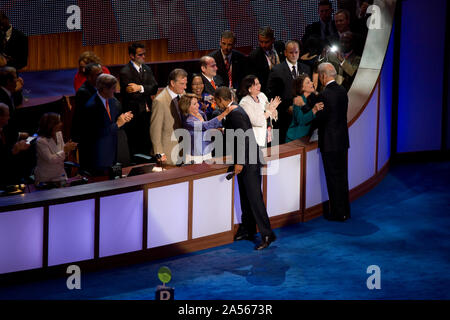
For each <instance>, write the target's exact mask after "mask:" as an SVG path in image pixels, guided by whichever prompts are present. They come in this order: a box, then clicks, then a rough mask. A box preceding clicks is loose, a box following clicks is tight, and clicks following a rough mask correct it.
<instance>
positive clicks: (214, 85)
mask: <svg viewBox="0 0 450 320" xmlns="http://www.w3.org/2000/svg"><path fill="white" fill-rule="evenodd" d="M211 85H212V86H213V88H214V90H216V83H215V82H214V79H211Z"/></svg>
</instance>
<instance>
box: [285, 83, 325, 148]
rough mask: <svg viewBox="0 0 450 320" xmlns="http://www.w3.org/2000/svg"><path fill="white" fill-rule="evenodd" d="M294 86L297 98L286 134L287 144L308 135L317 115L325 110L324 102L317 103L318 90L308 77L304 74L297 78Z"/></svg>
mask: <svg viewBox="0 0 450 320" xmlns="http://www.w3.org/2000/svg"><path fill="white" fill-rule="evenodd" d="M292 86H293V94H294V97H295V98H294V105H293V117H292V122H291V124H290V126H289V129H288V131H287V134H286V142H289V141H293V140H296V139H300V138H302V137H304V136H306V135H308V133H309V131H310V129H311V122H312V121H313V120H314V118H315V117H316V113H317V112H318V111H320V110H322V109H323V103H322V102H319V103H315V101H316V100H317V98H316V90H315V89H314V84H313V82H312V81H311V79H310V78H309V76H308V75H306V74H302V75H300V76H298V77H297V78H295V79H294V81H293V83H292Z"/></svg>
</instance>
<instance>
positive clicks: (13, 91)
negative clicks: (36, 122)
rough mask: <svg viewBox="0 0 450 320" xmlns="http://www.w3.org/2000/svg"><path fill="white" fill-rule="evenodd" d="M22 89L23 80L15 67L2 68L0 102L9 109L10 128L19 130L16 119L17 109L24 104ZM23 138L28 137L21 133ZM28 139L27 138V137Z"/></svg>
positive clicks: (0, 73)
mask: <svg viewBox="0 0 450 320" xmlns="http://www.w3.org/2000/svg"><path fill="white" fill-rule="evenodd" d="M22 87H23V80H22V79H21V78H18V77H17V72H16V69H15V68H14V67H3V68H0V102H2V103H4V104H6V105H7V106H8V107H9V115H10V120H9V127H10V128H12V127H14V128H15V129H18V126H19V123H18V122H17V119H16V115H15V114H16V112H15V111H16V107H17V106H19V105H20V104H22V101H23V96H22ZM21 134H22V137H24V135H27V134H25V133H21ZM25 138H26V137H25Z"/></svg>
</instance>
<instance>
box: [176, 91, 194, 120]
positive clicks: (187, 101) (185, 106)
mask: <svg viewBox="0 0 450 320" xmlns="http://www.w3.org/2000/svg"><path fill="white" fill-rule="evenodd" d="M194 98H195V99H197V96H196V95H195V94H193V93H185V94H184V95H182V96H181V98H180V101H178V107H179V108H180V111H181V113H182V114H183V115H184V116H187V115H188V114H189V108H190V106H191V102H192V99H194Z"/></svg>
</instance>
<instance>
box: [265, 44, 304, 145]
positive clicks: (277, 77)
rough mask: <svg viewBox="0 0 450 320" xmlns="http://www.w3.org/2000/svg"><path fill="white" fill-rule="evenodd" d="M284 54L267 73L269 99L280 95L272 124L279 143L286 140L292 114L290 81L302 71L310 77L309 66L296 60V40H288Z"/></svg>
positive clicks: (298, 53)
mask: <svg viewBox="0 0 450 320" xmlns="http://www.w3.org/2000/svg"><path fill="white" fill-rule="evenodd" d="M284 54H285V56H286V60H285V61H284V62H282V63H280V64H278V65H276V66H275V67H273V68H272V71H271V72H270V74H269V80H268V81H267V94H268V96H269V99H271V98H275V97H276V96H279V97H281V104H280V105H279V106H278V109H277V111H278V122H277V123H276V124H275V126H274V128H275V129H279V130H280V132H279V137H280V140H279V142H280V143H284V142H285V141H286V133H287V130H288V128H289V125H290V124H291V121H292V115H291V114H290V113H289V112H288V109H289V107H290V106H292V100H293V94H292V92H293V91H292V82H293V80H294V79H295V78H296V77H297V76H299V75H301V74H303V73H306V74H307V75H308V76H309V77H310V78H311V79H312V77H311V68H310V67H309V66H308V65H306V64H303V63H301V62H298V58H299V56H300V46H299V44H298V42H297V41H292V40H291V41H288V42H287V43H286V49H285V50H284Z"/></svg>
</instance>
